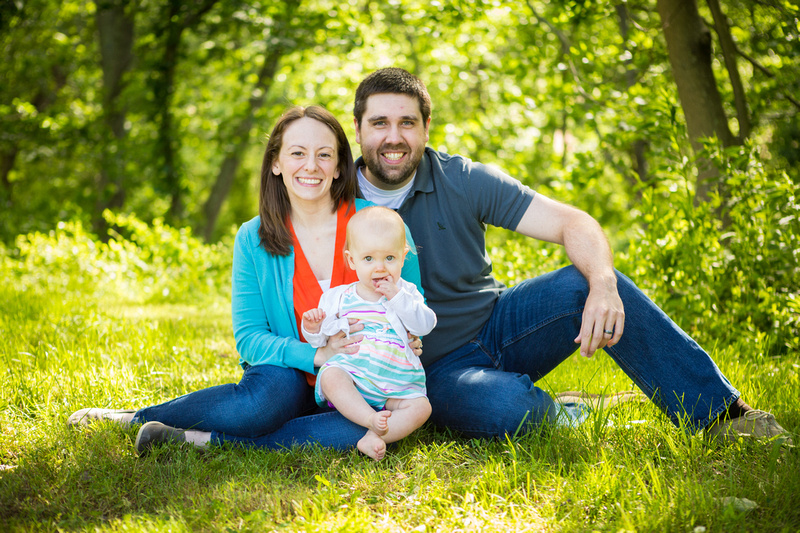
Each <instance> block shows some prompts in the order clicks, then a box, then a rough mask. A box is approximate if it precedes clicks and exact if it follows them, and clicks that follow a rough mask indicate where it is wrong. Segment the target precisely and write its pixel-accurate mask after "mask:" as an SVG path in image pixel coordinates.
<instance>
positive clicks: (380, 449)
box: [356, 430, 386, 461]
mask: <svg viewBox="0 0 800 533" xmlns="http://www.w3.org/2000/svg"><path fill="white" fill-rule="evenodd" d="M356 447H357V448H358V450H359V451H360V452H361V453H363V454H364V455H368V456H370V457H372V458H373V459H375V460H376V461H380V460H381V459H383V457H384V456H385V455H386V443H385V442H383V439H382V438H380V436H379V435H377V434H376V433H375V432H374V431H372V430H369V431H367V433H366V435H364V436H363V437H361V440H359V441H358V444H356Z"/></svg>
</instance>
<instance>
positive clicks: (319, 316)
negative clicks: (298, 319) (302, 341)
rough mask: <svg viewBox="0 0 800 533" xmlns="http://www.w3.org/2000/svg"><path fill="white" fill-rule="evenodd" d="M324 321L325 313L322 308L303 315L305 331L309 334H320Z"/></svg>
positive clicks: (310, 310)
mask: <svg viewBox="0 0 800 533" xmlns="http://www.w3.org/2000/svg"><path fill="white" fill-rule="evenodd" d="M323 320H325V311H323V310H322V309H320V308H316V309H309V310H308V311H306V312H305V313H303V329H305V330H306V331H307V332H309V333H315V334H316V333H319V328H321V327H322V321H323Z"/></svg>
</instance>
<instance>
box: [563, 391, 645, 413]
mask: <svg viewBox="0 0 800 533" xmlns="http://www.w3.org/2000/svg"><path fill="white" fill-rule="evenodd" d="M647 399H648V398H647V396H645V395H644V393H642V392H641V391H624V392H617V393H615V394H591V393H588V392H580V391H567V392H560V393H558V394H556V397H555V398H554V399H553V401H555V402H556V403H560V404H565V403H580V404H584V405H588V406H589V407H591V408H592V409H596V410H604V409H610V408H611V407H615V406H617V405H619V404H621V403H627V402H646V401H647Z"/></svg>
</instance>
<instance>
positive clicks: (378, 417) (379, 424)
mask: <svg viewBox="0 0 800 533" xmlns="http://www.w3.org/2000/svg"><path fill="white" fill-rule="evenodd" d="M390 416H392V412H391V411H378V412H377V413H375V414H373V415H372V416H370V417H369V426H367V429H369V430H371V431H374V432H375V434H376V435H378V436H381V435H386V432H387V431H389V417H390Z"/></svg>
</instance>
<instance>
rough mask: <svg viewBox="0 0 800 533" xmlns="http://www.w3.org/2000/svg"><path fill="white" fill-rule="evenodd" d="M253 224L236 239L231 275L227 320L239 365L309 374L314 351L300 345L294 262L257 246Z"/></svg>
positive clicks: (301, 343) (255, 223)
mask: <svg viewBox="0 0 800 533" xmlns="http://www.w3.org/2000/svg"><path fill="white" fill-rule="evenodd" d="M258 222H259V220H258V218H255V219H253V220H251V221H249V222H247V223H245V224H244V225H243V226H242V227H241V228H240V230H239V232H238V233H237V234H236V240H235V242H234V248H233V270H232V275H231V283H232V294H231V314H232V320H233V335H234V338H235V339H236V349H237V350H238V351H239V356H240V359H241V361H242V362H246V363H249V364H250V365H254V366H255V365H262V364H270V365H275V366H280V367H286V368H297V369H299V370H303V371H305V372H312V373H313V372H314V356H315V351H316V350H315V349H314V348H313V347H312V346H310V345H309V344H306V343H304V342H300V340H299V334H298V331H297V323H296V321H295V316H294V308H293V300H292V277H291V276H292V272H293V265H294V258H293V256H287V257H280V256H274V255H272V254H269V253H268V252H266V251H265V250H264V249H263V248H261V247H260V246H259V241H258V230H257V228H258Z"/></svg>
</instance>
